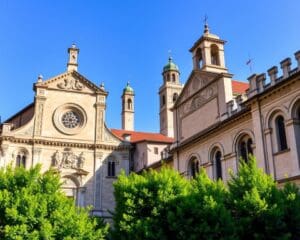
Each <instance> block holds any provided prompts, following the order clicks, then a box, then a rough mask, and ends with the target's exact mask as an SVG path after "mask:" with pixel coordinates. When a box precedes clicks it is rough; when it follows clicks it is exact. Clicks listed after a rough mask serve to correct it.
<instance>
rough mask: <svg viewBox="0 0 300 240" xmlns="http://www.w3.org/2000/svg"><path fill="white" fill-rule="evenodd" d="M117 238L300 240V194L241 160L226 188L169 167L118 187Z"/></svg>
mask: <svg viewBox="0 0 300 240" xmlns="http://www.w3.org/2000/svg"><path fill="white" fill-rule="evenodd" d="M114 187H115V198H116V209H115V213H114V231H113V237H114V239H191V240H193V239H224V240H225V239H229V240H230V239H232V240H234V239H300V192H299V188H298V187H296V186H295V185H293V184H287V185H285V186H284V187H283V188H278V186H277V184H276V183H275V181H274V180H273V178H272V177H271V176H269V175H267V174H265V173H264V172H263V170H262V169H259V168H258V167H257V166H256V161H255V159H254V158H253V157H251V158H250V160H249V162H248V163H247V164H246V163H244V162H243V161H241V163H240V165H239V170H238V173H237V174H236V175H234V174H231V179H230V180H229V182H228V183H227V184H226V185H225V184H224V183H223V182H222V181H213V180H211V179H210V178H209V177H208V176H207V174H206V172H205V170H201V171H200V173H199V175H198V176H197V177H196V178H195V179H192V180H188V179H186V178H184V177H182V176H180V174H179V173H177V172H176V171H174V170H172V169H169V168H166V167H165V168H163V169H162V170H161V171H160V172H156V171H148V172H144V173H143V174H142V175H137V174H130V175H129V176H125V174H124V173H123V174H121V176H120V177H119V178H118V180H117V181H116V182H115V184H114Z"/></svg>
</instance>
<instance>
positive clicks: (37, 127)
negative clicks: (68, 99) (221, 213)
mask: <svg viewBox="0 0 300 240" xmlns="http://www.w3.org/2000/svg"><path fill="white" fill-rule="evenodd" d="M45 101H46V98H45V97H43V96H36V98H35V110H34V112H35V113H34V115H35V121H34V131H33V135H34V136H35V137H38V136H41V134H42V125H43V115H44V105H45Z"/></svg>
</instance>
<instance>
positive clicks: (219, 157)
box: [215, 151, 222, 179]
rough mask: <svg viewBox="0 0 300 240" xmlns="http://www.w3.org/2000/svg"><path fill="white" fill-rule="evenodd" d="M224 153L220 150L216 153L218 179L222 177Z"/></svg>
mask: <svg viewBox="0 0 300 240" xmlns="http://www.w3.org/2000/svg"><path fill="white" fill-rule="evenodd" d="M221 157H222V154H221V152H220V151H217V152H216V153H215V166H216V179H222V162H221Z"/></svg>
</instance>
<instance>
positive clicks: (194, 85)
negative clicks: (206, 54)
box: [174, 70, 219, 107]
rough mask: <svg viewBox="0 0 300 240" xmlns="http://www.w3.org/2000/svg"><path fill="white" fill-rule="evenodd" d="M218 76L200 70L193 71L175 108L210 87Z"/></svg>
mask: <svg viewBox="0 0 300 240" xmlns="http://www.w3.org/2000/svg"><path fill="white" fill-rule="evenodd" d="M218 76H219V74H218V73H212V72H206V71H200V70H194V71H192V73H191V74H190V76H189V78H188V80H187V82H186V84H185V85H184V88H183V89H182V92H181V94H180V96H179V98H178V99H177V101H176V103H175V105H174V107H176V106H179V105H180V104H181V103H183V102H185V101H186V100H187V99H189V98H191V97H192V96H193V95H195V94H196V93H197V92H199V90H201V89H203V88H205V87H206V86H208V85H209V84H210V82H212V81H213V80H214V79H215V78H217V77H218Z"/></svg>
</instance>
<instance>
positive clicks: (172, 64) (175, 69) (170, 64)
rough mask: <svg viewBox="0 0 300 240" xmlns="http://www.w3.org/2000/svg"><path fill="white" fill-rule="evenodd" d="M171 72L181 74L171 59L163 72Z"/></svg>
mask: <svg viewBox="0 0 300 240" xmlns="http://www.w3.org/2000/svg"><path fill="white" fill-rule="evenodd" d="M171 70H173V71H177V72H179V68H178V66H177V65H176V64H175V63H174V62H173V59H172V58H171V57H169V62H168V63H167V65H165V66H164V68H163V72H166V71H171Z"/></svg>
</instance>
